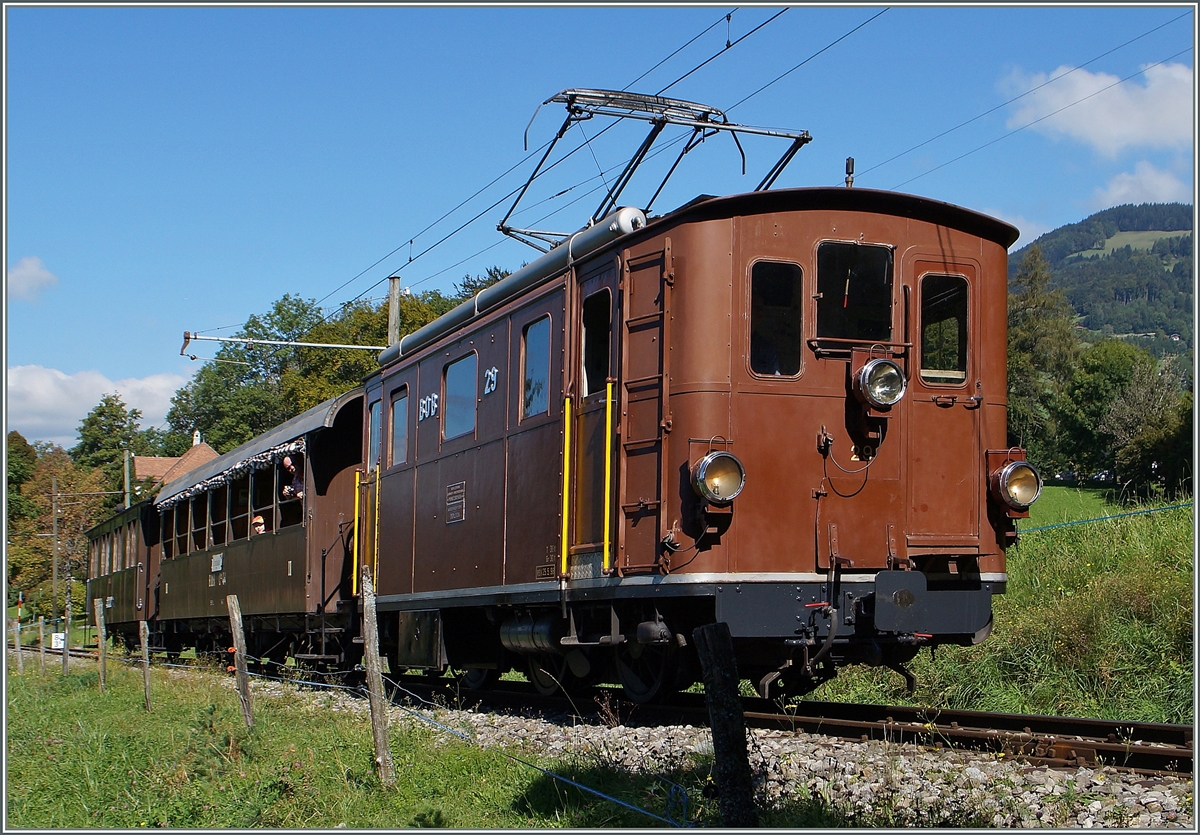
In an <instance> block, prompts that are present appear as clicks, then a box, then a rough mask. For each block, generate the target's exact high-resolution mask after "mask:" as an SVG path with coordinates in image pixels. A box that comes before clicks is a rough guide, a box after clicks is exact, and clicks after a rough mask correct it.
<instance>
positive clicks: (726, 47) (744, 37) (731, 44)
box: [654, 9, 787, 96]
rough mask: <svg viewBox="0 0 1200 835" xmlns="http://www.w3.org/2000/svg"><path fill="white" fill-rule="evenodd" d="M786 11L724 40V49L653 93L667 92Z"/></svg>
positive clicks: (658, 94)
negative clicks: (733, 39)
mask: <svg viewBox="0 0 1200 835" xmlns="http://www.w3.org/2000/svg"><path fill="white" fill-rule="evenodd" d="M786 11H787V9H783V10H782V11H780V12H778V13H776V14H774V15H772V16H771V17H769V18H767V19H766V20H764V21H763V22H762V23H760V24H758V25H757V26H755V27H754V28H753V29H751V30H750V31H749V32H747V33H746V34H744V35H742V36H741V37H740V38H738V39H737V40H736V41H734V42H733V43H730V42H729V41H726V42H725V48H724V49H722V50H721V51H719V52H717V53H716V54H715V55H713V56H711V57H710V58H708V59H706V60H704V61H701V62H700V63H699V64H697V65H696V66H694V67H692V68H691V69H690V70H688V71H687V72H685V73H684V74H683V75H681V76H679V78H677V79H675V80H674V81H672V82H671V83H670V84H668V85H667V86H666V87H663V88H662V89H661V90H659V91H658V92H657V93H655V94H654V95H656V96H661V95H662V94H663V93H665V92H667V90H670V89H671V88H672V87H674V86H675V85H676V84H678V83H679V82H680V81H683V80H684V79H685V78H687V77H688V76H689V75H691V74H692V73H694V72H696V71H698V70H699V69H700V68H701V67H704V66H706V65H707V64H709V63H711V62H712V61H714V60H716V59H717V58H720V57H721V56H722V55H724V54H725V53H726V52H728V51H729V50H730V49H732V48H733V47H735V46H737V45H738V44H740V43H741V42H742V41H744V40H746V38H748V37H750V36H751V35H753V34H754V33H755V32H757V31H758V30H759V29H761V28H763V27H764V26H766V25H767V24H768V23H771V22H772V21H774V20H775V19H776V18H778V17H779V16H780V15H782V14H783V13H784V12H786Z"/></svg>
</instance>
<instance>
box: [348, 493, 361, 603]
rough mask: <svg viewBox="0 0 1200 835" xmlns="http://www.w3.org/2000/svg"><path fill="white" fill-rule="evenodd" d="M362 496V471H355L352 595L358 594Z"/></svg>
mask: <svg viewBox="0 0 1200 835" xmlns="http://www.w3.org/2000/svg"><path fill="white" fill-rule="evenodd" d="M361 496H362V471H361V470H355V471H354V570H353V571H352V572H351V575H350V577H351V579H350V594H351V595H357V594H358V539H359V535H360V531H361V530H362V528H361V527H359V524H358V505H359V499H360V497H361Z"/></svg>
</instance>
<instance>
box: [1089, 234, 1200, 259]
mask: <svg viewBox="0 0 1200 835" xmlns="http://www.w3.org/2000/svg"><path fill="white" fill-rule="evenodd" d="M1186 234H1187V232H1118V233H1117V234H1115V235H1113V236H1112V237H1111V238H1109V239H1108V240H1107V241H1105V242H1104V248H1103V249H1086V250H1084V251H1083V252H1077V253H1075V254H1076V255H1082V256H1084V257H1085V258H1095V257H1097V256H1100V255H1109V254H1111V253H1112V251H1113V250H1114V249H1120V248H1121V247H1123V246H1128V247H1131V248H1133V249H1144V250H1146V251H1147V252H1149V251H1150V248H1151V247H1153V246H1154V242H1155V241H1157V240H1159V239H1160V238H1175V237H1180V236H1183V235H1186Z"/></svg>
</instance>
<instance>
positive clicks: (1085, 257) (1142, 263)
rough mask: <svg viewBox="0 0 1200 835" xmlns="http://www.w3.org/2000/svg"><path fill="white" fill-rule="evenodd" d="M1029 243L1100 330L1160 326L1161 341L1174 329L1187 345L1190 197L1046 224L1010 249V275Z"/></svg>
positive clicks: (1142, 330) (1082, 317)
mask: <svg viewBox="0 0 1200 835" xmlns="http://www.w3.org/2000/svg"><path fill="white" fill-rule="evenodd" d="M1034 245H1037V246H1039V247H1041V250H1042V254H1043V255H1044V256H1045V258H1046V261H1047V263H1048V264H1049V265H1050V269H1051V271H1052V275H1053V279H1052V281H1051V286H1052V287H1061V288H1062V290H1063V291H1064V292H1065V293H1066V296H1067V299H1068V300H1069V301H1070V303H1071V306H1072V307H1073V308H1074V309H1075V312H1076V313H1077V314H1078V316H1079V320H1078V324H1079V325H1080V326H1082V327H1084V328H1087V329H1088V330H1091V331H1097V332H1099V333H1102V334H1105V335H1129V334H1156V333H1157V334H1160V337H1159V339H1158V340H1155V341H1157V342H1160V343H1161V342H1162V341H1163V339H1162V337H1163V336H1165V337H1167V338H1169V337H1170V336H1171V335H1172V334H1178V335H1179V337H1180V340H1181V341H1182V342H1184V343H1186V345H1187V347H1189V348H1191V347H1192V322H1193V318H1192V317H1193V313H1192V311H1193V304H1194V294H1195V286H1194V278H1193V271H1192V252H1193V249H1192V246H1193V234H1192V207H1191V205H1189V204H1184V203H1148V204H1142V205H1138V206H1134V205H1125V206H1115V207H1113V208H1111V209H1105V210H1104V211H1102V212H1097V213H1096V214H1094V215H1091V216H1090V217H1088V218H1085V219H1084V220H1082V221H1080V222H1079V223H1072V224H1069V225H1067V226H1062V227H1060V228H1058V229H1055V230H1054V231H1052V232H1047V233H1046V234H1044V235H1042V236H1041V237H1039V238H1038V239H1037V240H1035V241H1034V242H1033V243H1032V244H1029V245H1028V246H1025V247H1023V248H1021V249H1019V250H1017V251H1016V252H1014V253H1011V254H1010V255H1009V278H1010V279H1011V278H1012V276H1013V275H1015V274H1016V271H1017V270H1018V269H1019V268H1020V266H1021V262H1022V261H1023V260H1024V258H1025V255H1026V253H1027V252H1028V250H1029V247H1031V246H1034ZM1176 344H1178V343H1176ZM1147 347H1149V346H1147ZM1159 352H1160V351H1155V353H1159Z"/></svg>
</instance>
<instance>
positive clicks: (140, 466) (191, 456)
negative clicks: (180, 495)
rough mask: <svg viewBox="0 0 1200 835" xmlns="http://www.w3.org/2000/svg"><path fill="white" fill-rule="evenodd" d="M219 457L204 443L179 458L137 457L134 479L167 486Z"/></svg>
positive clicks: (134, 459)
mask: <svg viewBox="0 0 1200 835" xmlns="http://www.w3.org/2000/svg"><path fill="white" fill-rule="evenodd" d="M218 457H219V453H218V452H217V451H216V450H215V449H213V448H212V447H210V446H209V445H208V444H206V443H204V442H203V441H201V442H200V443H198V444H195V445H194V446H192V447H189V448H188V451H187V452H185V453H184V454H183V455H181V456H179V457H178V458H164V457H160V456H154V455H135V456H133V473H134V478H137V479H143V478H153V479H154V481H155V482H156V483H159V484H167V483H168V482H171V481H174V480H175V479H177V478H180V477H181V476H184V475H186V474H187V473H190V472H191V471H192V470H194V469H196V467H199V466H200V465H201V464H207V463H208V462H209V461H212V460H213V459H214V458H218Z"/></svg>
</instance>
